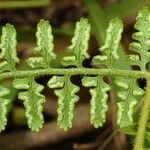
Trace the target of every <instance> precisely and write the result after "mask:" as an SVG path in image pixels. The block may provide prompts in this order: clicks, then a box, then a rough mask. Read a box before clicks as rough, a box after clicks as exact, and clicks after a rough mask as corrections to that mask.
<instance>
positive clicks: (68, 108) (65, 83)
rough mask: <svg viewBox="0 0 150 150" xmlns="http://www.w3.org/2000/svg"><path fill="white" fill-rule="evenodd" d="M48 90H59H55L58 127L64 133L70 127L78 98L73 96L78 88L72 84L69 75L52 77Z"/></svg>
mask: <svg viewBox="0 0 150 150" xmlns="http://www.w3.org/2000/svg"><path fill="white" fill-rule="evenodd" d="M48 86H49V88H60V89H57V90H55V94H56V95H57V96H58V109H57V113H58V118H57V121H58V125H59V127H60V128H62V129H64V130H65V131H66V130H68V129H69V128H71V127H72V120H73V113H74V103H75V102H77V101H78V99H79V97H78V96H77V95H75V94H76V93H77V92H78V91H79V87H78V86H76V85H74V84H72V83H71V81H70V75H66V76H63V77H59V76H53V77H52V78H51V79H50V80H49V81H48Z"/></svg>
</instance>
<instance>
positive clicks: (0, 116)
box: [0, 86, 11, 131]
mask: <svg viewBox="0 0 150 150" xmlns="http://www.w3.org/2000/svg"><path fill="white" fill-rule="evenodd" d="M9 93H10V91H9V89H7V88H4V87H2V86H0V110H1V111H0V131H2V130H4V129H5V126H6V123H7V116H6V115H7V106H8V104H9V103H10V101H11V100H10V99H6V98H4V97H5V96H6V95H8V94H9Z"/></svg>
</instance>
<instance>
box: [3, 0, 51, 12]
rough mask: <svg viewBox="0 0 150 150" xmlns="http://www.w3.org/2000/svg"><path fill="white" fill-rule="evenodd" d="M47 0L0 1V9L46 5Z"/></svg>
mask: <svg viewBox="0 0 150 150" xmlns="http://www.w3.org/2000/svg"><path fill="white" fill-rule="evenodd" d="M49 2H50V1H49V0H36V1H35V0H30V1H25V0H24V1H3V2H0V10H2V9H20V8H33V7H42V6H48V4H49Z"/></svg>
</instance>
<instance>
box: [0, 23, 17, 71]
mask: <svg viewBox="0 0 150 150" xmlns="http://www.w3.org/2000/svg"><path fill="white" fill-rule="evenodd" d="M16 45H17V40H16V30H15V28H14V26H13V25H10V24H9V23H7V24H6V26H5V27H3V28H2V36H1V44H0V48H1V50H2V52H1V54H0V58H3V59H4V61H3V62H2V63H3V65H4V64H5V66H3V67H2V68H3V71H5V70H9V71H15V70H16V69H15V66H16V63H18V62H19V59H18V57H17V54H16Z"/></svg>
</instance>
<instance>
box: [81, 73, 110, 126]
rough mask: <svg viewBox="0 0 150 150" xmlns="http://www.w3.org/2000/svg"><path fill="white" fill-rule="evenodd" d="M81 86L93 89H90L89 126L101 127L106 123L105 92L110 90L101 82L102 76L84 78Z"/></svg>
mask: <svg viewBox="0 0 150 150" xmlns="http://www.w3.org/2000/svg"><path fill="white" fill-rule="evenodd" d="M82 84H83V86H85V87H93V88H91V89H90V93H91V101H90V114H91V124H93V125H94V127H95V128H98V127H100V126H102V125H103V123H104V122H105V121H106V111H107V110H108V106H107V98H108V95H107V93H106V92H107V91H109V90H110V86H109V85H108V84H106V83H105V82H104V81H103V76H100V75H98V76H96V77H88V76H86V77H84V78H83V79H82Z"/></svg>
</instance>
